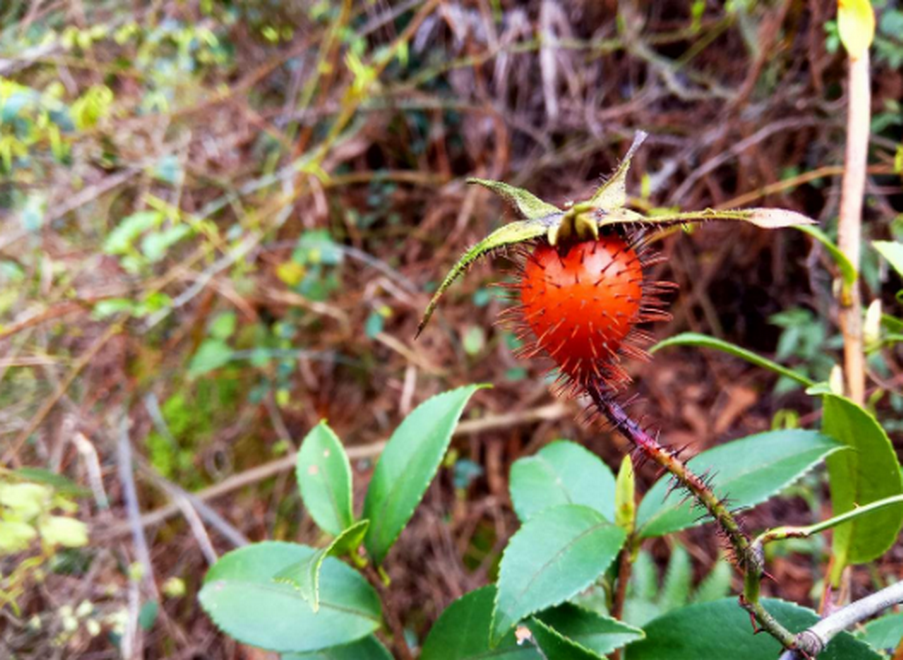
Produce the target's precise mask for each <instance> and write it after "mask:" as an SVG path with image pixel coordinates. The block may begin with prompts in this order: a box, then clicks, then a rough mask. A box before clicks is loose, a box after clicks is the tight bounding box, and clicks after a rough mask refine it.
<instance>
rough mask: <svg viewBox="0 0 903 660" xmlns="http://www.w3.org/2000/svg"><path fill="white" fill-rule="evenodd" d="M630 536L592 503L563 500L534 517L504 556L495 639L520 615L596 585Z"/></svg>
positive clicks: (493, 641)
mask: <svg viewBox="0 0 903 660" xmlns="http://www.w3.org/2000/svg"><path fill="white" fill-rule="evenodd" d="M625 537H626V534H625V533H624V530H622V529H620V528H619V527H616V526H614V525H613V524H611V523H610V522H609V521H608V520H606V519H605V517H604V516H603V515H602V514H601V513H599V512H598V511H596V510H595V509H592V508H590V507H588V506H582V505H577V504H564V505H561V506H557V507H554V508H551V509H546V510H545V511H542V512H541V513H538V514H536V515H535V516H533V517H532V518H531V519H530V520H528V521H527V522H526V523H525V524H524V526H523V527H521V528H520V530H518V531H517V533H516V534H515V535H514V536H513V537H512V538H511V541H510V542H509V543H508V547H507V548H506V549H505V553H504V554H503V555H502V562H501V566H500V568H499V580H498V594H497V597H496V603H495V608H494V610H493V616H492V627H491V630H492V635H491V639H490V643H491V644H492V645H495V644H497V643H498V642H499V641H500V640H501V639H502V638H503V637H504V636H505V634H506V633H507V632H508V631H509V630H511V628H513V627H514V626H515V625H516V624H517V622H518V621H520V620H521V619H524V618H525V617H528V616H530V615H531V614H533V613H535V612H538V611H540V610H543V609H545V608H547V607H551V606H553V605H557V604H559V603H561V602H563V601H565V600H567V599H568V598H571V597H573V596H574V595H576V594H577V593H579V592H580V591H582V590H583V589H585V588H586V587H588V586H589V585H590V584H592V582H593V581H594V580H595V579H596V578H597V577H599V575H600V574H601V573H602V572H603V571H605V569H606V568H608V566H609V564H611V562H612V560H613V559H614V558H615V556H617V554H618V551H619V550H620V549H621V546H622V545H623V544H624V539H625Z"/></svg>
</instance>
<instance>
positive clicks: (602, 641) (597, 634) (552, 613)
mask: <svg viewBox="0 0 903 660" xmlns="http://www.w3.org/2000/svg"><path fill="white" fill-rule="evenodd" d="M534 618H535V619H539V620H540V621H541V622H542V623H544V624H545V625H546V626H549V627H551V628H552V629H554V630H555V631H556V632H557V633H558V634H560V635H562V636H564V637H566V638H567V639H569V640H570V641H572V642H574V643H575V644H578V645H579V646H581V647H583V648H584V649H587V650H589V651H591V652H592V653H594V654H595V655H597V656H598V657H605V656H606V655H608V654H609V653H611V652H612V651H614V650H615V649H619V648H621V647H622V646H626V645H627V644H629V643H631V642H635V641H637V640H638V639H642V638H643V631H642V630H640V629H639V628H634V627H633V626H628V625H627V624H626V623H623V622H621V621H618V620H617V619H612V618H610V617H607V616H601V615H599V614H596V613H595V612H590V611H589V610H585V609H583V608H582V607H578V606H577V605H574V604H572V603H563V604H561V605H559V606H558V607H553V608H552V609H550V610H545V611H543V612H540V613H539V614H537V615H535V617H534ZM540 646H542V644H540ZM543 650H545V648H543Z"/></svg>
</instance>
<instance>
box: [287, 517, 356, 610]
mask: <svg viewBox="0 0 903 660" xmlns="http://www.w3.org/2000/svg"><path fill="white" fill-rule="evenodd" d="M369 524H370V521H369V520H361V521H359V522H356V523H355V524H353V525H352V526H351V527H349V528H348V529H346V530H344V531H343V532H342V533H341V534H339V535H338V536H336V537H335V538H334V539H333V541H332V543H330V544H329V545H328V546H326V547H325V548H320V549H319V550H317V551H316V552H314V553H313V554H312V555H310V556H308V557H305V558H304V559H302V560H301V561H299V562H298V563H296V564H292V565H291V566H287V567H286V568H284V569H282V570H281V571H279V572H278V573H276V575H274V576H273V580H274V581H276V582H281V583H283V584H289V585H291V586H293V587H295V589H297V590H298V591H299V592H300V593H301V597H302V598H304V600H306V601H307V602H308V603H310V607H311V609H312V610H313V611H314V612H317V611H319V609H320V569H321V568H322V567H323V561H324V560H325V559H326V557H329V556H339V555H342V554H344V553H345V552H353V551H354V549H355V548H357V547H358V546H359V545H360V544H361V541H362V540H363V538H364V534H365V533H366V531H367V526H368V525H369Z"/></svg>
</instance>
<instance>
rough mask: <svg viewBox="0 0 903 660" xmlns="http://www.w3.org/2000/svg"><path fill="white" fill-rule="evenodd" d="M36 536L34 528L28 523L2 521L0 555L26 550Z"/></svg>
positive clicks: (0, 527) (0, 524)
mask: <svg viewBox="0 0 903 660" xmlns="http://www.w3.org/2000/svg"><path fill="white" fill-rule="evenodd" d="M35 534H37V532H35V531H34V527H32V526H31V525H29V524H27V523H24V522H19V521H16V520H0V553H2V552H19V551H20V550H24V549H25V548H27V547H28V543H29V541H31V539H33V538H34V537H35Z"/></svg>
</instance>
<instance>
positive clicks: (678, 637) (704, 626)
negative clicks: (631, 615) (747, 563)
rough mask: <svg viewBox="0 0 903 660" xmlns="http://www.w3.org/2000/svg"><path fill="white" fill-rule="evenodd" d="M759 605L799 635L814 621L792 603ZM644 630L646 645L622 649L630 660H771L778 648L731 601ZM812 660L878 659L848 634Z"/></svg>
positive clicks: (671, 616)
mask: <svg viewBox="0 0 903 660" xmlns="http://www.w3.org/2000/svg"><path fill="white" fill-rule="evenodd" d="M762 602H763V605H764V606H765V609H767V610H768V612H769V613H770V614H772V615H773V616H774V617H775V618H776V619H777V620H778V621H779V622H781V623H782V624H783V625H784V626H785V627H787V628H788V629H789V630H791V631H793V632H798V631H801V630H805V629H806V628H808V627H809V626H811V625H812V624H814V623H815V622H816V621H818V619H819V617H818V615H817V614H816V613H815V612H813V611H812V610H808V609H805V608H802V607H799V606H798V605H795V604H793V603H787V602H784V601H780V600H773V599H764V600H763V601H762ZM644 630H645V632H646V639H644V640H642V641H639V642H636V643H635V644H631V645H630V646H629V647H627V655H628V657H629V658H630V660H699V659H700V658H742V660H774V659H775V658H777V657H778V655H779V654H780V651H781V645H780V643H779V642H778V641H777V640H775V639H774V638H773V637H771V636H770V635H756V634H754V633H753V628H752V626H750V625H749V615H748V614H747V613H746V611H745V610H744V609H743V608H742V607H740V606H739V605H738V604H737V599H736V598H726V599H723V600H716V601H714V602H711V603H702V604H699V605H690V606H689V607H682V608H680V609H678V610H674V611H673V612H670V613H668V614H665V615H664V616H661V617H659V618H658V619H655V620H654V621H652V622H650V623H649V624H647V625H646V626H645V627H644ZM818 660H880V656H878V654H877V653H875V652H874V651H872V650H871V649H869V647H868V646H867V645H865V644H863V643H862V642H859V641H857V640H855V639H853V637H852V636H850V635H849V634H848V633H841V634H840V635H838V636H837V637H835V638H834V639H833V640H831V643H830V644H828V646H827V648H826V649H825V651H824V652H823V653H821V654H819V656H818Z"/></svg>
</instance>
